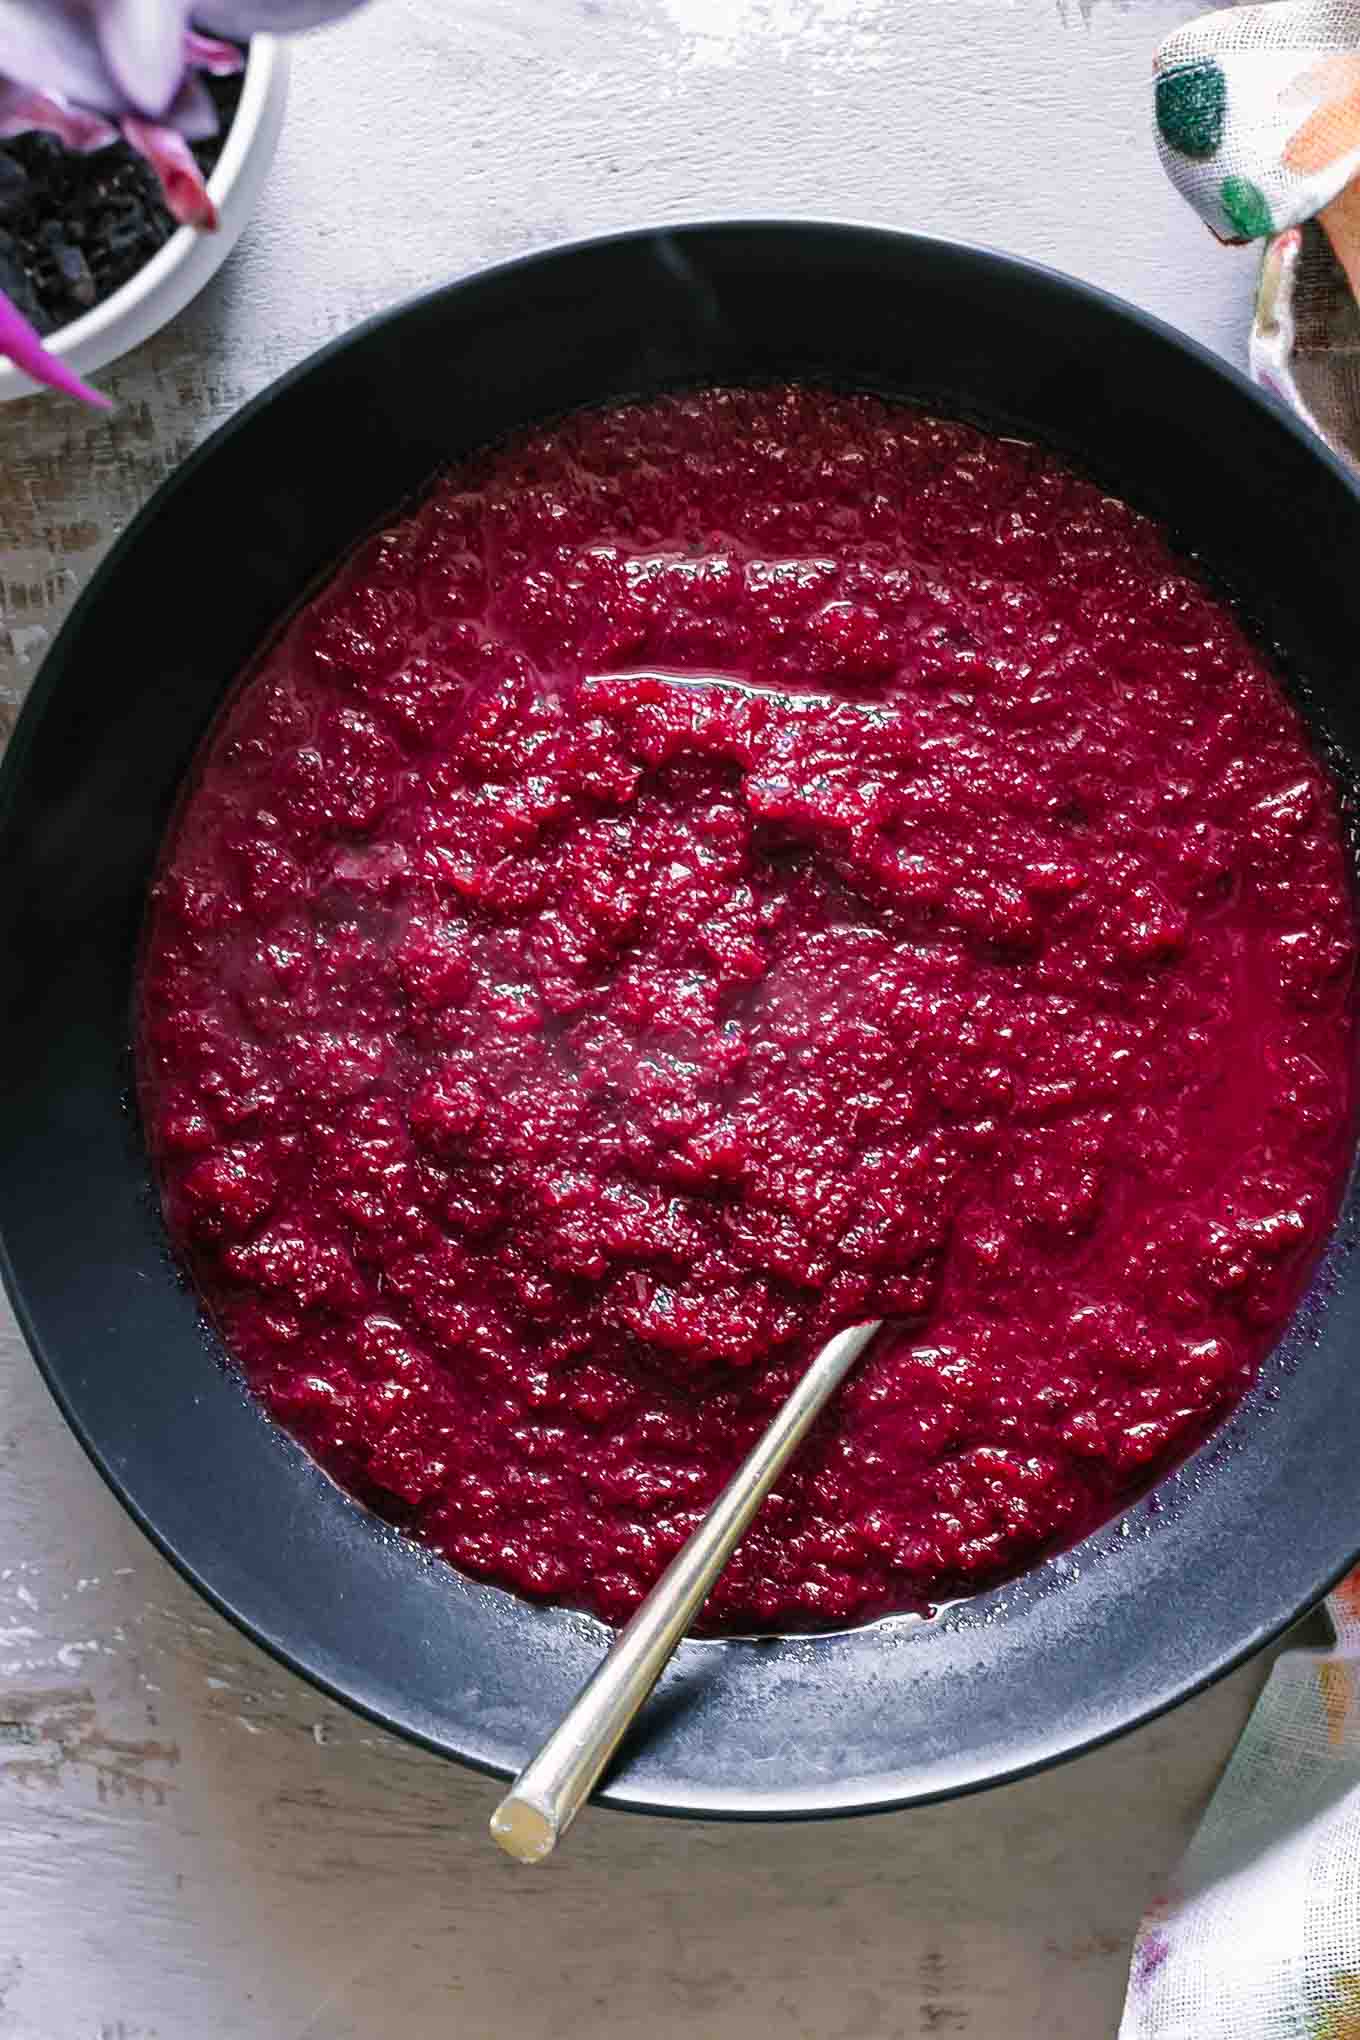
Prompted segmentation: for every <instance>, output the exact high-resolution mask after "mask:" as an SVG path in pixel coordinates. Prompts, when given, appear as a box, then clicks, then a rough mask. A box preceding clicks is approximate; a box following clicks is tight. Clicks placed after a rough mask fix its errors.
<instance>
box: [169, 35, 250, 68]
mask: <svg viewBox="0 0 1360 2040" xmlns="http://www.w3.org/2000/svg"><path fill="white" fill-rule="evenodd" d="M184 61H185V63H186V64H192V65H193V68H194V69H195V70H196V71H207V72H208V73H209V75H210V76H211V77H214V78H234V77H235V76H236V73H237V72H238V71H244V69H245V67H246V60H245V58H244V57H243V56H242V54H241V52H240V50H238V49H237V47H236V45H235V43H229V42H220V41H219V40H218V38H217V37H216V36H215V35H200V34H199V32H198V30H197V29H196V28H191V29H189V30H187V31H186V33H185V37H184Z"/></svg>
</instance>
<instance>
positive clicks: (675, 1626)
mask: <svg viewBox="0 0 1360 2040" xmlns="http://www.w3.org/2000/svg"><path fill="white" fill-rule="evenodd" d="M881 1327H882V1320H881V1319H878V1320H875V1322H874V1323H872V1324H866V1325H851V1326H850V1327H849V1329H848V1330H846V1331H843V1332H837V1333H836V1335H835V1337H834V1338H832V1339H828V1341H827V1343H826V1344H825V1345H824V1346H823V1347H822V1349H821V1351H820V1353H818V1355H817V1357H816V1359H815V1360H813V1362H812V1363H811V1365H810V1366H809V1368H808V1370H807V1372H806V1374H804V1376H803V1378H802V1380H801V1381H800V1382H799V1383H798V1386H797V1387H796V1388H795V1389H794V1391H793V1393H792V1395H790V1397H789V1399H788V1401H787V1402H786V1403H785V1404H784V1406H783V1408H782V1409H781V1410H780V1411H779V1414H778V1415H777V1416H776V1417H775V1419H774V1421H773V1423H772V1424H771V1425H770V1428H769V1430H768V1431H766V1433H765V1435H764V1436H763V1437H762V1438H761V1439H760V1441H759V1443H758V1444H756V1445H755V1446H753V1447H752V1449H751V1451H750V1453H749V1454H748V1455H747V1457H746V1458H745V1459H744V1460H743V1461H742V1464H741V1465H740V1466H739V1467H738V1469H737V1471H736V1472H735V1473H734V1474H733V1475H732V1478H731V1479H730V1480H729V1481H728V1483H727V1486H726V1487H725V1488H724V1489H723V1491H722V1493H721V1494H720V1495H719V1496H718V1499H717V1500H716V1501H715V1502H714V1504H713V1507H712V1508H711V1509H710V1510H709V1512H708V1514H707V1515H706V1516H705V1517H704V1520H703V1522H702V1523H701V1524H700V1525H699V1527H698V1529H697V1530H695V1531H694V1533H693V1535H692V1536H691V1537H690V1539H689V1541H688V1542H687V1543H686V1544H685V1545H684V1546H683V1547H682V1549H681V1550H680V1551H678V1552H677V1553H676V1555H675V1557H674V1558H673V1559H672V1560H671V1562H670V1564H669V1565H668V1566H667V1568H666V1570H665V1572H664V1573H662V1575H661V1578H660V1579H659V1580H658V1581H657V1583H656V1585H655V1586H654V1587H653V1588H652V1591H651V1593H650V1594H648V1596H647V1598H646V1600H645V1601H644V1602H643V1603H642V1606H641V1607H640V1608H639V1609H638V1611H637V1613H636V1614H635V1615H634V1616H633V1617H632V1620H631V1621H630V1622H629V1623H628V1625H627V1627H626V1628H624V1629H622V1630H620V1632H619V1634H618V1636H617V1637H616V1638H615V1640H614V1643H613V1645H612V1646H611V1648H610V1650H609V1652H608V1654H607V1655H606V1657H605V1658H604V1659H603V1661H602V1662H601V1663H600V1664H599V1665H598V1666H597V1667H596V1669H595V1671H593V1672H592V1673H591V1675H590V1677H589V1678H588V1679H587V1681H586V1683H585V1685H584V1686H583V1687H582V1688H581V1691H580V1692H579V1693H578V1694H577V1696H576V1698H575V1700H574V1701H573V1702H572V1704H571V1706H570V1707H569V1708H568V1709H567V1711H566V1713H565V1714H564V1715H563V1717H562V1719H561V1721H560V1722H559V1723H558V1725H557V1727H556V1728H555V1729H554V1730H553V1732H552V1734H551V1735H550V1736H549V1737H548V1740H547V1741H546V1742H545V1743H544V1745H543V1747H542V1749H541V1750H540V1751H539V1752H538V1755H537V1756H536V1757H531V1758H530V1760H529V1762H528V1763H527V1764H526V1765H525V1766H524V1769H523V1770H522V1771H521V1772H520V1774H519V1776H518V1778H516V1780H515V1782H514V1784H513V1785H512V1786H511V1787H510V1790H509V1791H508V1792H507V1793H506V1795H505V1797H504V1799H502V1801H501V1803H500V1805H499V1806H498V1807H497V1808H496V1811H495V1812H494V1813H493V1814H492V1816H491V1833H492V1835H493V1837H494V1838H495V1840H496V1841H497V1842H499V1843H500V1846H501V1847H502V1848H503V1849H504V1850H505V1852H506V1854H507V1855H510V1856H516V1857H518V1859H519V1861H520V1862H521V1863H540V1862H542V1860H543V1858H544V1857H545V1856H547V1855H550V1854H551V1853H552V1851H553V1850H554V1849H555V1848H556V1846H557V1844H558V1843H559V1842H560V1841H561V1839H562V1837H563V1835H564V1834H565V1833H566V1831H567V1829H568V1828H569V1827H570V1826H571V1823H572V1822H573V1820H575V1818H576V1815H577V1814H578V1813H579V1812H580V1810H581V1807H582V1806H583V1805H584V1804H585V1802H586V1800H587V1799H588V1798H589V1796H590V1794H591V1792H592V1791H593V1790H594V1788H595V1785H596V1783H597V1782H598V1780H599V1777H600V1773H601V1772H602V1771H603V1770H604V1768H605V1765H606V1764H607V1763H608V1762H609V1759H610V1758H611V1757H612V1756H613V1754H614V1752H615V1751H616V1750H617V1748H618V1746H619V1744H620V1743H621V1742H622V1740H623V1738H624V1736H625V1734H626V1733H627V1731H628V1729H629V1728H630V1727H631V1725H632V1723H633V1720H634V1718H635V1716H636V1715H637V1712H638V1710H639V1708H640V1707H641V1706H642V1704H643V1702H644V1701H645V1700H646V1698H647V1696H648V1694H649V1693H650V1692H651V1690H652V1688H653V1686H655V1684H656V1682H657V1680H658V1679H659V1678H660V1676H661V1674H662V1672H663V1671H664V1670H665V1668H666V1665H667V1663H668V1661H669V1659H670V1656H671V1653H672V1652H673V1651H674V1649H675V1647H676V1645H677V1644H678V1643H679V1641H680V1639H681V1637H682V1636H683V1635H684V1633H685V1631H686V1630H687V1629H688V1628H689V1626H690V1623H691V1622H692V1621H693V1620H694V1617H695V1616H696V1615H697V1613H698V1612H699V1609H700V1608H701V1607H702V1605H703V1603H704V1601H705V1599H706V1598H707V1596H708V1594H709V1591H710V1590H711V1588H712V1587H713V1585H714V1584H715V1582H716V1580H717V1578H718V1575H719V1574H720V1573H721V1571H722V1569H723V1567H724V1566H725V1565H726V1564H727V1561H728V1559H729V1558H730V1557H731V1556H732V1553H733V1552H734V1551H735V1550H736V1547H737V1545H738V1544H739V1543H740V1541H741V1538H742V1537H743V1535H744V1534H745V1532H746V1530H747V1528H748V1526H749V1524H750V1522H751V1518H752V1517H753V1516H754V1515H755V1513H756V1510H757V1509H758V1508H759V1507H760V1505H761V1503H762V1502H763V1501H764V1499H765V1497H766V1495H767V1494H768V1493H769V1492H770V1489H771V1488H772V1487H773V1486H774V1484H775V1482H776V1481H777V1480H778V1478H779V1476H780V1474H781V1473H782V1472H783V1470H784V1468H785V1466H786V1465H787V1464H788V1462H789V1460H790V1459H791V1458H792V1456H793V1454H794V1453H795V1452H796V1451H797V1449H798V1447H799V1446H800V1445H801V1444H802V1442H803V1440H804V1438H805V1437H806V1436H807V1434H808V1431H809V1429H810V1428H811V1426H812V1423H813V1420H814V1419H815V1418H816V1417H817V1415H818V1414H819V1412H820V1411H821V1410H822V1409H823V1408H824V1407H825V1405H826V1403H827V1402H828V1400H829V1399H830V1397H831V1396H832V1394H833V1393H834V1392H835V1390H836V1389H837V1388H839V1387H840V1384H841V1383H842V1381H844V1379H845V1377H846V1375H847V1374H848V1373H849V1372H850V1369H851V1368H852V1367H853V1366H854V1364H855V1362H856V1360H858V1358H859V1356H860V1354H861V1353H862V1352H863V1351H864V1349H865V1347H866V1346H867V1345H868V1344H869V1342H870V1340H871V1339H872V1338H873V1337H874V1335H875V1333H876V1332H878V1331H879V1330H880V1329H881Z"/></svg>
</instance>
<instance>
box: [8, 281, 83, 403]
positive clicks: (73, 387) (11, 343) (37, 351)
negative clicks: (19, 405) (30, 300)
mask: <svg viewBox="0 0 1360 2040" xmlns="http://www.w3.org/2000/svg"><path fill="white" fill-rule="evenodd" d="M0 354H7V355H8V356H9V358H10V360H11V361H12V362H13V363H14V365H15V367H16V368H21V369H22V370H23V372H24V374H25V375H31V376H32V378H33V380H34V382H40V383H47V384H48V385H49V387H50V388H52V389H54V390H64V391H65V392H66V394H67V396H68V397H82V398H83V399H84V400H85V402H86V403H87V404H95V405H97V406H98V407H99V409H100V410H101V411H107V410H108V409H109V399H108V398H107V397H106V396H103V395H101V393H100V392H99V391H98V390H92V389H91V388H90V385H89V384H88V383H84V382H82V381H81V380H80V377H79V376H78V375H77V374H76V373H75V371H74V370H73V369H69V368H68V367H67V366H66V364H65V362H64V361H58V359H57V357H56V355H55V354H49V353H48V351H47V349H46V348H45V347H44V346H43V344H42V341H41V340H40V339H39V338H38V335H37V334H36V333H35V332H34V330H33V328H32V327H31V326H30V325H29V323H28V320H27V319H26V318H24V317H23V315H22V313H20V312H17V311H16V310H15V309H14V306H13V305H12V304H11V303H10V301H9V299H8V298H7V297H6V296H5V294H4V292H3V291H0Z"/></svg>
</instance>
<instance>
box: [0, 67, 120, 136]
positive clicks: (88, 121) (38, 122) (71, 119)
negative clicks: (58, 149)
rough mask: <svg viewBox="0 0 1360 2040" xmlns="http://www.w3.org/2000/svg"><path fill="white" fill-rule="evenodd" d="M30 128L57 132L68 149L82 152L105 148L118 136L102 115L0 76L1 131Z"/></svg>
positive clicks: (11, 132)
mask: <svg viewBox="0 0 1360 2040" xmlns="http://www.w3.org/2000/svg"><path fill="white" fill-rule="evenodd" d="M32 128H41V129H43V131H44V132H45V133H47V134H49V135H56V136H58V137H59V138H60V140H62V141H63V142H65V144H66V146H67V148H68V149H78V150H80V151H81V152H82V153H84V152H85V151H87V150H89V149H103V148H106V147H107V146H108V144H109V143H110V142H116V141H117V139H118V130H117V128H116V127H114V126H113V124H112V122H110V121H107V120H105V119H104V118H103V116H102V115H100V114H97V113H87V112H86V111H85V109H84V108H83V107H80V106H70V105H68V104H67V102H66V101H65V100H64V99H58V98H57V97H56V96H55V95H54V94H53V93H51V92H31V91H29V90H28V88H27V87H26V86H23V85H15V84H12V83H11V82H10V80H9V79H8V78H0V135H22V134H27V133H28V132H29V130H30V129H32Z"/></svg>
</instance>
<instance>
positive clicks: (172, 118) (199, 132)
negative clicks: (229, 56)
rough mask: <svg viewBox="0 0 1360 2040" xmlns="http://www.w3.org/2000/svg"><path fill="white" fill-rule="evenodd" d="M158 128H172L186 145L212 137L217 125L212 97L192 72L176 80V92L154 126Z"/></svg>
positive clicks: (215, 109)
mask: <svg viewBox="0 0 1360 2040" xmlns="http://www.w3.org/2000/svg"><path fill="white" fill-rule="evenodd" d="M158 125H159V126H160V127H172V128H174V129H175V131H176V133H178V134H181V135H183V137H184V139H185V141H186V142H206V141H207V139H208V137H209V135H215V134H216V133H217V130H218V127H219V125H220V123H219V121H218V118H217V108H216V107H215V106H214V105H213V102H212V94H211V93H210V92H209V90H208V88H207V86H206V85H205V84H204V83H203V80H202V79H201V78H200V77H199V76H198V74H197V72H195V71H186V72H185V74H184V76H183V78H181V80H180V86H179V91H178V92H177V93H176V94H175V96H174V98H173V99H172V100H171V101H170V104H169V106H168V107H167V109H166V111H165V113H164V114H163V115H162V116H161V119H160V121H159V122H158Z"/></svg>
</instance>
